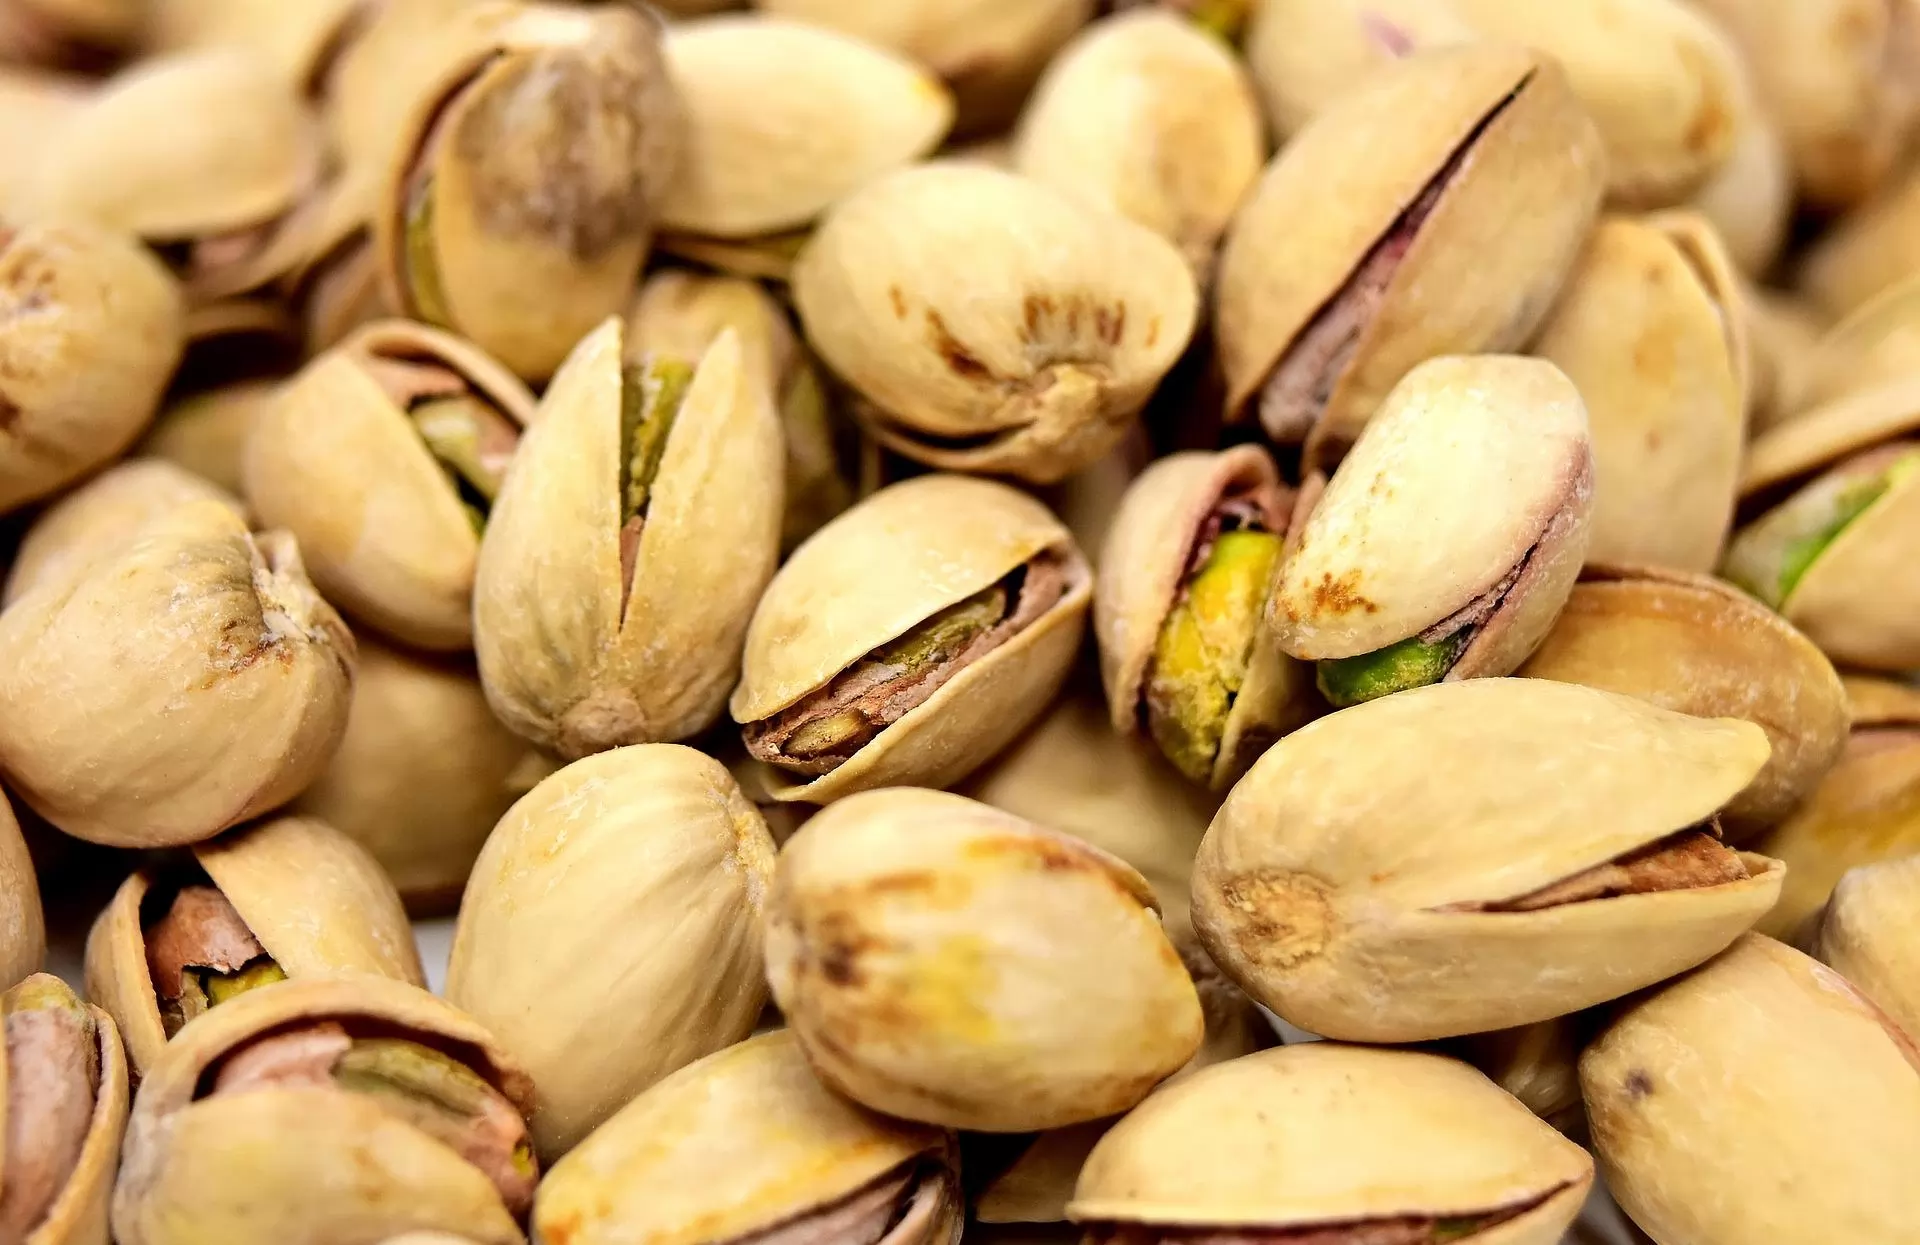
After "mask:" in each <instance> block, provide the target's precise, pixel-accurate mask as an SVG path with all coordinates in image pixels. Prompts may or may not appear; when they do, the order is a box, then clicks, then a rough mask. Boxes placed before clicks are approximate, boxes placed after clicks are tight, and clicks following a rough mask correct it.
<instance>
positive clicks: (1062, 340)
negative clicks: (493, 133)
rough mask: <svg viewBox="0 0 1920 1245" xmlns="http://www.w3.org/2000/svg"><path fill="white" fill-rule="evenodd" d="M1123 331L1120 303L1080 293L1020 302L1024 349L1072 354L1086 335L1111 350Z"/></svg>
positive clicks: (1124, 310)
mask: <svg viewBox="0 0 1920 1245" xmlns="http://www.w3.org/2000/svg"><path fill="white" fill-rule="evenodd" d="M1126 331H1127V305H1126V303H1124V302H1120V301H1112V302H1109V301H1107V300H1104V299H1098V298H1094V297H1093V296H1091V295H1088V294H1084V293H1073V294H1063V295H1058V296H1055V295H1052V294H1029V295H1027V296H1026V297H1025V298H1024V299H1022V300H1021V302H1020V337H1021V340H1022V341H1024V342H1025V343H1026V344H1027V345H1028V346H1040V347H1044V348H1046V349H1049V350H1053V351H1059V352H1061V353H1062V354H1075V353H1078V352H1079V351H1080V349H1081V348H1082V347H1083V346H1084V340H1083V338H1084V335H1085V334H1087V333H1089V332H1090V333H1091V334H1092V335H1093V338H1094V340H1096V341H1098V342H1099V343H1100V344H1101V345H1103V346H1106V347H1109V348H1112V347H1114V346H1118V345H1119V344H1120V339H1121V337H1122V336H1124V335H1125V333H1126ZM1149 344H1151V343H1149Z"/></svg>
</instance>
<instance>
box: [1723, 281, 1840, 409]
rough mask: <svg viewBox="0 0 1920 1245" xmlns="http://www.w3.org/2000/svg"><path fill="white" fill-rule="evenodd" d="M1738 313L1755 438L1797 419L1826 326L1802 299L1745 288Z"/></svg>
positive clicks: (1744, 285) (1769, 291) (1767, 290)
mask: <svg viewBox="0 0 1920 1245" xmlns="http://www.w3.org/2000/svg"><path fill="white" fill-rule="evenodd" d="M1739 308H1740V318H1741V320H1742V321H1743V322H1744V323H1745V324H1746V328H1747V349H1748V352H1749V355H1750V358H1749V360H1748V362H1749V364H1750V365H1751V368H1752V372H1753V376H1752V393H1751V394H1750V395H1749V404H1748V405H1749V411H1748V418H1749V420H1750V421H1751V427H1750V431H1751V432H1752V433H1753V434H1754V435H1756V436H1757V435H1758V434H1760V433H1761V432H1764V431H1766V430H1767V429H1769V428H1771V427H1772V426H1773V425H1775V424H1780V423H1785V422H1786V421H1787V420H1789V419H1791V418H1793V417H1794V416H1797V415H1799V414H1801V411H1802V407H1801V405H1800V403H1801V394H1802V393H1803V392H1805V387H1806V384H1807V382H1808V377H1809V373H1810V371H1811V368H1812V361H1813V354H1814V350H1815V348H1816V346H1817V345H1818V343H1819V340H1820V337H1821V335H1822V334H1823V333H1824V332H1825V330H1826V328H1827V322H1826V320H1825V319H1824V318H1822V317H1821V315H1820V314H1819V313H1818V312H1817V311H1816V310H1815V309H1814V308H1813V306H1812V305H1811V304H1810V303H1807V302H1806V301H1804V300H1802V299H1799V298H1795V297H1793V296H1792V295H1789V294H1782V293H1780V292H1778V291H1776V290H1772V289H1763V288H1760V287H1758V286H1754V285H1749V284H1746V283H1745V282H1742V284H1741V298H1740V303H1739Z"/></svg>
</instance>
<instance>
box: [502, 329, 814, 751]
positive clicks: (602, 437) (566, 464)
mask: <svg viewBox="0 0 1920 1245" xmlns="http://www.w3.org/2000/svg"><path fill="white" fill-rule="evenodd" d="M624 338H625V333H624V331H623V328H622V325H621V324H620V322H619V321H618V320H610V321H608V322H607V323H605V324H603V325H601V327H600V328H599V329H597V330H596V331H595V332H594V333H592V334H591V335H590V336H588V337H587V338H586V340H584V341H582V342H581V343H580V345H579V347H578V348H577V349H576V350H575V351H574V352H573V354H572V355H571V356H570V357H569V358H568V360H567V363H566V366H565V367H563V368H562V369H561V371H560V374H559V375H558V376H557V377H556V378H555V379H554V382H553V385H552V386H551V387H550V388H549V389H548V390H547V392H546V395H545V397H544V398H543V399H542V400H541V404H540V408H539V413H538V416H537V418H536V419H535V421H534V423H533V425H532V427H531V428H529V429H528V432H527V435H526V437H525V438H524V440H523V442H522V444H521V448H520V450H519V451H518V453H517V454H516V456H515V460H514V462H515V465H514V469H513V471H512V472H510V473H509V475H508V477H507V480H506V483H505V485H504V487H503V488H502V489H501V491H500V495H499V497H498V498H497V499H496V501H495V503H494V508H493V514H492V517H491V519H490V520H489V522H488V524H487V531H486V535H485V538H484V539H483V540H482V541H481V544H480V561H479V565H478V568H477V570H476V573H475V576H474V632H475V634H474V647H475V652H476V654H477V655H478V657H479V663H480V678H481V681H482V683H483V684H484V685H485V687H486V692H487V700H488V702H489V703H490V704H491V705H492V706H493V708H494V711H495V712H496V713H498V714H499V715H500V718H501V720H502V721H503V722H505V723H506V724H507V725H508V726H509V727H510V728H512V729H513V730H514V731H516V732H517V733H519V734H520V735H521V736H523V737H525V738H527V739H530V740H532V741H533V742H534V743H536V744H538V745H539V746H540V747H542V748H546V749H549V750H551V751H555V752H558V753H559V754H560V755H561V756H563V757H566V758H577V757H581V756H585V755H587V754H588V753H591V752H598V751H601V750H604V749H606V748H611V747H615V746H617V745H620V744H626V743H643V742H669V741H673V740H679V739H686V738H688V737H690V736H693V735H695V734H698V733H699V732H700V731H703V730H705V729H706V728H707V727H708V726H710V725H712V723H713V722H714V720H715V719H716V718H717V717H718V716H719V714H720V711H721V709H722V707H723V706H724V705H725V703H726V696H727V691H728V689H729V688H730V687H732V685H733V683H734V681H735V677H736V675H737V673H738V671H739V668H740V666H739V662H740V646H741V637H742V636H743V635H744V634H745V632H746V629H747V620H748V618H749V616H750V614H751V613H752V610H753V603H754V601H755V600H757V599H758V598H759V596H760V590H761V588H762V587H763V586H764V585H765V584H766V583H767V580H768V577H769V576H770V575H772V573H773V568H774V563H775V561H776V559H777V557H778V551H779V541H780V521H781V512H782V505H781V476H782V470H783V468H782V461H781V444H780V424H779V416H778V415H777V414H776V413H775V411H774V409H773V404H772V402H771V400H770V398H769V395H768V394H767V393H766V391H765V389H764V387H763V386H761V385H758V384H757V383H756V377H755V375H754V373H753V372H752V371H751V370H750V369H749V368H748V366H747V363H746V355H745V351H744V349H743V348H742V344H741V338H740V335H739V334H738V333H737V332H735V331H733V330H732V329H727V330H723V331H722V332H721V333H720V335H719V336H718V337H717V338H716V339H715V340H714V342H713V344H712V345H711V346H709V347H708V348H707V350H706V352H705V353H704V354H703V355H702V356H701V357H700V359H699V361H698V364H697V366H692V367H689V365H688V364H686V363H684V362H682V361H680V360H678V359H675V358H669V357H658V356H656V357H653V358H651V359H650V360H648V361H646V362H642V363H637V364H630V363H627V362H626V361H625V359H626V349H625V341H624Z"/></svg>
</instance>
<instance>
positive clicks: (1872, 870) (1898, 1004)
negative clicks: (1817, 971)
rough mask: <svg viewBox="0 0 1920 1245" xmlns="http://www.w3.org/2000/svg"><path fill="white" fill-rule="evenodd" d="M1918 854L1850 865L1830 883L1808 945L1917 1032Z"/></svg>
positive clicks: (1919, 959) (1919, 1006)
mask: <svg viewBox="0 0 1920 1245" xmlns="http://www.w3.org/2000/svg"><path fill="white" fill-rule="evenodd" d="M1917 901H1920V856H1906V857H1902V858H1901V859H1898V860H1887V861H1882V862H1880V863H1878V864H1872V865H1862V866H1861V867H1860V868H1858V869H1850V870H1848V871H1847V874H1846V876H1844V877H1842V878H1841V879H1840V884H1839V885H1838V886H1836V887H1834V888H1833V898H1832V899H1830V900H1828V901H1827V909H1826V912H1825V913H1823V914H1822V916H1821V918H1820V926H1819V929H1818V930H1817V931H1816V932H1815V934H1814V938H1813V946H1812V951H1813V954H1814V955H1815V956H1817V957H1818V958H1819V959H1820V961H1821V962H1822V963H1824V964H1826V965H1827V966H1828V967H1830V968H1832V969H1834V970H1835V971H1836V972H1838V973H1839V974H1840V975H1841V976H1843V977H1845V978H1846V979H1847V980H1848V981H1849V982H1851V983H1852V984H1853V986H1854V987H1855V988H1856V989H1858V990H1859V991H1860V992H1861V993H1862V994H1864V995H1866V996H1867V997H1868V998H1869V999H1872V1000H1873V1002H1874V1005H1875V1006H1877V1007H1879V1008H1880V1010H1881V1011H1883V1012H1885V1013H1887V1015H1889V1016H1891V1017H1892V1018H1893V1021H1894V1023H1895V1024H1897V1025H1899V1026H1900V1028H1901V1031H1902V1032H1904V1033H1906V1034H1908V1035H1909V1036H1911V1035H1912V1034H1915V1033H1920V927H1917V926H1916V925H1915V918H1916V915H1920V902H1917Z"/></svg>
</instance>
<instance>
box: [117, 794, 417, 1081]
mask: <svg viewBox="0 0 1920 1245" xmlns="http://www.w3.org/2000/svg"><path fill="white" fill-rule="evenodd" d="M193 856H194V860H195V862H196V863H197V864H198V865H199V867H200V868H201V869H202V870H204V871H205V872H206V875H207V877H208V878H210V879H211V880H212V882H213V884H214V885H215V886H216V887H218V888H219V889H220V893H221V894H222V895H224V896H226V899H227V902H228V903H230V904H231V905H233V909H234V911H235V912H237V913H238V914H239V916H240V919H241V920H242V921H244V922H246V925H247V928H248V929H249V930H251V931H252V932H253V935H254V937H255V939H257V940H258V941H259V943H260V945H261V947H263V948H264V949H265V950H266V953H267V954H268V955H269V956H271V957H272V958H273V961H274V963H276V964H278V965H279V966H280V969H281V971H283V972H284V973H286V975H287V976H288V977H306V976H314V975H322V974H328V973H337V972H342V971H350V972H361V973H375V974H378V975H380V976H383V977H391V978H393V979H394V980H396V981H407V982H411V983H413V984H414V985H416V986H424V985H425V984H426V978H425V977H424V976H423V975H422V971H421V968H420V953H419V952H418V951H417V950H416V949H415V947H414V944H413V931H412V929H411V928H410V927H409V926H408V925H407V916H406V913H405V911H404V910H402V908H401V906H400V897H399V895H398V894H397V893H396V892H395V891H394V888H393V883H392V882H391V881H390V880H389V879H388V878H387V875H386V874H385V873H382V872H381V870H380V865H379V862H377V861H375V860H374V859H373V857H372V856H370V855H368V854H367V852H366V850H365V849H364V848H362V847H361V846H360V845H359V844H357V843H355V842H354V841H353V840H351V839H349V838H347V837H346V836H345V835H344V834H341V833H340V832H339V831H338V830H336V829H334V828H333V827H332V826H329V825H327V824H326V823H325V822H322V821H316V820H314V819H312V818H310V817H278V818H275V819H273V820H271V821H265V822H260V823H258V824H255V825H252V826H248V827H246V828H244V829H241V830H236V831H234V832H233V833H231V834H227V835H223V836H221V837H220V838H218V839H214V840H212V841H211V842H207V843H202V844H199V845H197V846H196V847H195V848H194V849H193ZM163 877H165V874H164V873H163V872H161V871H160V870H158V869H156V868H142V869H137V870H135V871H134V872H133V873H132V874H131V875H129V876H128V878H127V880H126V881H124V882H122V883H121V884H120V888H119V889H118V890H117V891H115V892H114V895H113V900H112V902H110V903H108V905H107V906H106V908H105V910H103V911H102V912H101V913H100V915H99V917H98V918H97V919H95V921H94V923H93V928H92V930H90V931H89V932H88V934H87V951H86V974H87V997H88V998H91V999H93V1000H95V1001H96V1002H98V1003H99V1004H100V1005H101V1006H103V1007H105V1008H106V1009H107V1011H108V1012H109V1013H111V1014H112V1016H113V1019H114V1023H115V1024H116V1025H118V1026H119V1028H120V1033H121V1036H122V1037H123V1038H124V1039H125V1040H126V1044H127V1058H128V1059H129V1060H130V1061H131V1062H132V1064H133V1071H134V1075H135V1076H143V1075H145V1074H146V1072H147V1070H148V1069H149V1068H151V1067H152V1066H153V1064H154V1061H155V1060H156V1059H158V1058H159V1057H160V1051H161V1049H162V1048H163V1047H165V1046H166V1044H167V1033H166V1029H165V1026H164V1025H163V1024H162V1022H161V1019H160V1002H159V999H158V997H157V995H156V994H155V989H154V983H153V976H152V974H151V972H150V970H149V969H148V967H147V938H146V929H145V927H144V924H143V921H144V920H145V919H147V918H150V917H152V916H155V915H158V914H155V913H153V912H151V911H147V910H145V909H147V908H149V907H150V905H149V904H148V902H147V901H148V897H149V895H150V894H152V893H153V891H154V890H155V884H156V882H157V881H159V880H161V879H162V878H163Z"/></svg>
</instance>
